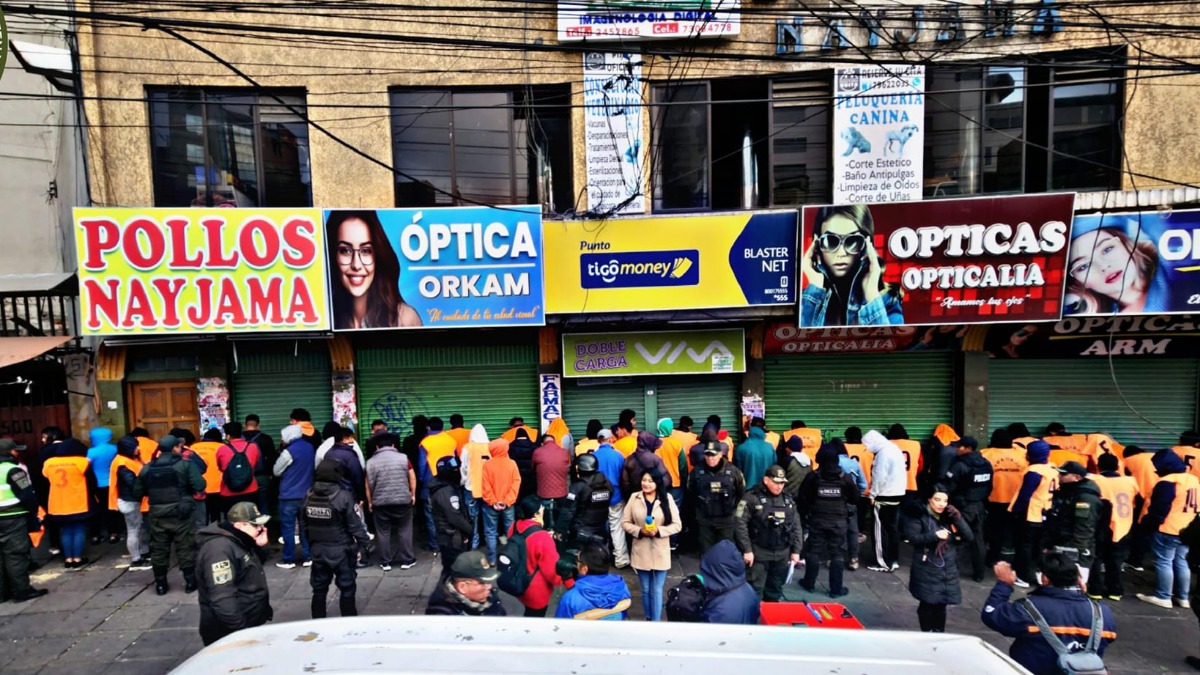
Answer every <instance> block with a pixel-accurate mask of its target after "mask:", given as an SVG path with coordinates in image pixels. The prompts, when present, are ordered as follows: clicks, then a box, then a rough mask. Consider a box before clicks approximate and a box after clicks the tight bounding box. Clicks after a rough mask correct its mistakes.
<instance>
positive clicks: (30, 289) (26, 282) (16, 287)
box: [0, 272, 75, 293]
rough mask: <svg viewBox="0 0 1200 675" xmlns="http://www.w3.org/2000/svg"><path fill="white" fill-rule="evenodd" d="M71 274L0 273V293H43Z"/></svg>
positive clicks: (58, 284) (71, 273)
mask: <svg viewBox="0 0 1200 675" xmlns="http://www.w3.org/2000/svg"><path fill="white" fill-rule="evenodd" d="M73 276H75V273H74V272H48V273H45V274H0V293H44V292H46V291H49V290H52V289H54V288H57V287H58V286H60V285H62V283H63V282H65V281H66V280H67V279H70V278H71V277H73Z"/></svg>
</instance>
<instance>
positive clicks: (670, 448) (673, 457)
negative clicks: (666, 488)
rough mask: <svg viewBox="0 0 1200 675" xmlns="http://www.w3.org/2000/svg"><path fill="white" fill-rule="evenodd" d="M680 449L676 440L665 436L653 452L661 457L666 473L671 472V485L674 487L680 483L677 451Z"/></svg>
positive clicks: (680, 450)
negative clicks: (665, 466)
mask: <svg viewBox="0 0 1200 675" xmlns="http://www.w3.org/2000/svg"><path fill="white" fill-rule="evenodd" d="M682 450H683V448H682V447H681V446H680V445H679V441H678V440H676V439H674V438H671V437H670V436H667V437H666V438H663V439H662V445H661V446H660V447H659V448H658V450H657V451H656V452H655V453H654V454H656V455H658V456H659V457H661V458H662V461H663V464H666V465H667V473H669V474H671V485H674V486H676V487H678V486H680V485H682V483H680V482H679V453H680V452H682Z"/></svg>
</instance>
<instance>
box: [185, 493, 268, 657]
mask: <svg viewBox="0 0 1200 675" xmlns="http://www.w3.org/2000/svg"><path fill="white" fill-rule="evenodd" d="M270 519H271V517H270V516H265V515H263V514H262V513H260V512H259V510H258V507H257V506H255V505H254V504H253V503H251V502H238V503H236V504H234V505H233V506H231V507H230V508H229V512H228V513H227V514H226V516H225V522H221V523H213V524H211V525H209V526H207V527H204V528H201V530H200V531H199V532H197V533H196V544H197V549H196V570H197V571H198V575H197V579H196V581H197V585H199V587H200V592H199V593H198V594H197V595H198V596H199V599H200V639H201V640H203V641H204V646H206V647H207V646H208V645H211V644H212V643H214V642H216V641H217V640H220V639H221V638H223V637H225V636H226V635H229V634H230V633H233V632H235V631H239V630H241V629H243V628H253V627H254V626H261V625H263V624H264V623H266V622H268V621H270V620H271V619H272V618H273V617H274V615H275V613H274V612H273V611H272V609H271V592H270V589H268V588H267V575H266V574H264V573H263V565H262V564H263V559H264V558H266V551H265V549H264V547H265V546H266V545H267V521H269V520H270Z"/></svg>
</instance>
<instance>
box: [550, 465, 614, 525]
mask: <svg viewBox="0 0 1200 675" xmlns="http://www.w3.org/2000/svg"><path fill="white" fill-rule="evenodd" d="M612 489H613V488H612V483H610V482H608V478H606V477H605V476H604V474H602V473H600V472H599V471H597V472H596V473H594V474H592V475H590V476H588V477H587V480H577V481H575V482H573V483H571V489H570V490H568V491H567V498H566V499H565V500H563V505H562V509H560V510H559V512H558V516H557V517H556V518H555V519H554V529H555V531H556V532H558V533H560V534H562V535H564V536H568V537H575V536H577V535H579V534H580V533H583V534H585V535H593V536H600V537H602V538H603V537H604V536H606V535H607V534H608V506H609V502H610V501H611V498H612Z"/></svg>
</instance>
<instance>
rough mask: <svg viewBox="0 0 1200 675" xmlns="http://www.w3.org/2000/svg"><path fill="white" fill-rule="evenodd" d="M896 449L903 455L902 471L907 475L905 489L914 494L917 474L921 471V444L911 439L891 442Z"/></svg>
mask: <svg viewBox="0 0 1200 675" xmlns="http://www.w3.org/2000/svg"><path fill="white" fill-rule="evenodd" d="M892 442H893V443H895V444H896V447H898V448H900V452H902V453H904V471H905V472H906V473H907V474H908V486H907V487H906V488H905V489H907V490H908V491H910V492H915V491H916V489H917V473H918V472H919V471H920V470H921V464H922V462H921V444H920V443H919V442H917V441H914V440H911V439H907V438H905V439H901V440H898V441H892Z"/></svg>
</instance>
